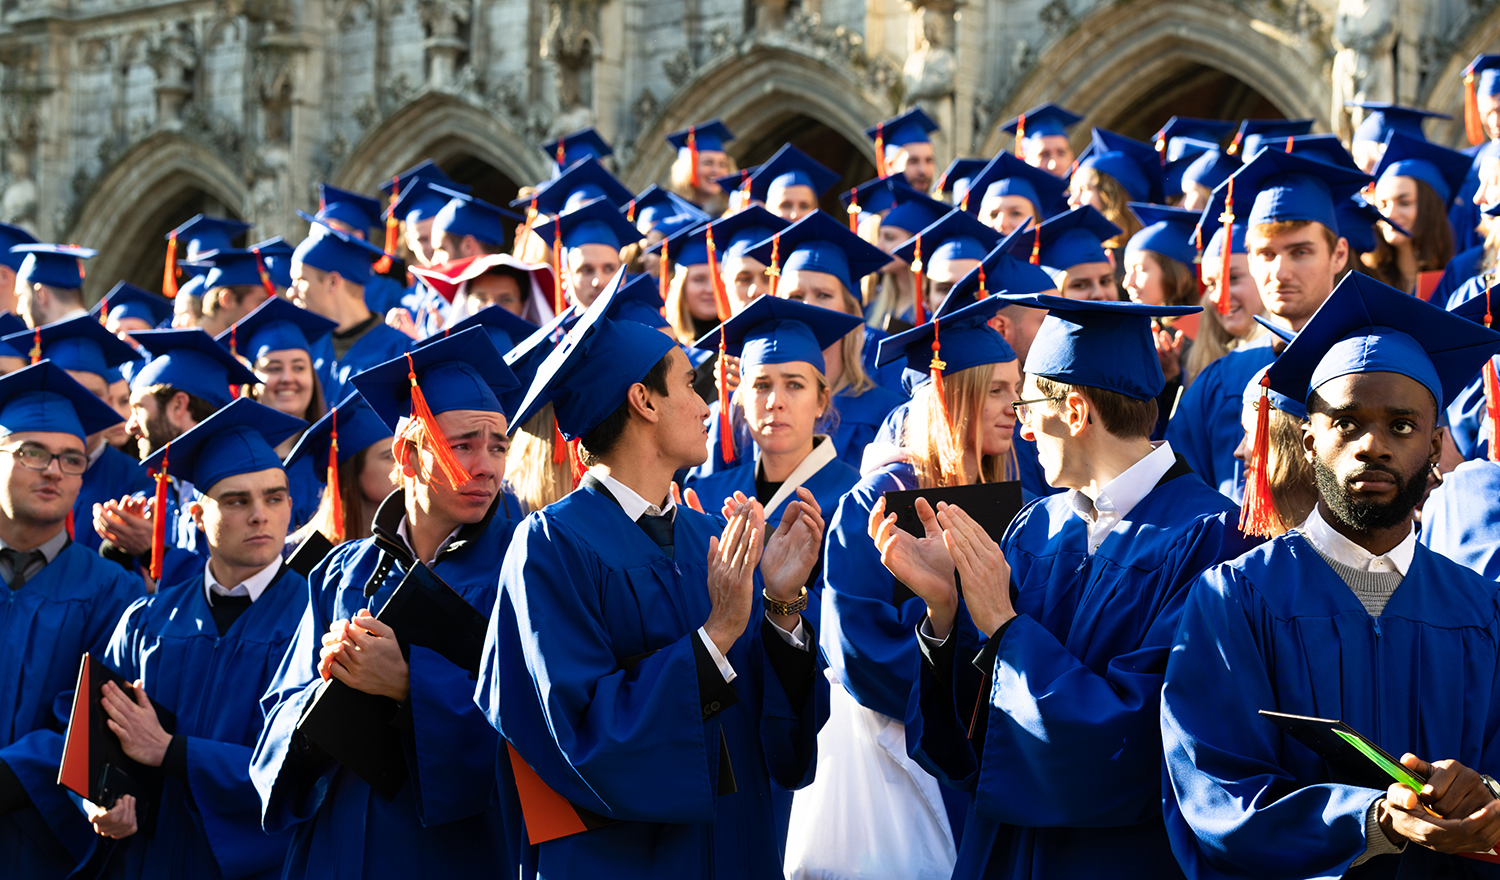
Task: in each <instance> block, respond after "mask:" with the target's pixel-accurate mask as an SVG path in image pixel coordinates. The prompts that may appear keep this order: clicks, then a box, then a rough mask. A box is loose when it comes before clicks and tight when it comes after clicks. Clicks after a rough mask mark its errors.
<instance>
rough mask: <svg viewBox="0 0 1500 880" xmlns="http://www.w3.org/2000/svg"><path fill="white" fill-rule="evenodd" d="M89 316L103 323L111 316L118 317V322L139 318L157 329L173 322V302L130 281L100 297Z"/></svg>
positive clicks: (112, 288)
mask: <svg viewBox="0 0 1500 880" xmlns="http://www.w3.org/2000/svg"><path fill="white" fill-rule="evenodd" d="M89 314H90V315H91V316H93V317H94V318H97V319H99V320H101V321H102V320H104V318H106V317H108V316H109V315H114V316H116V319H117V320H118V319H121V318H139V319H140V320H142V321H145V322H146V323H148V324H150V325H151V326H152V327H155V326H158V325H159V324H162V323H164V322H166V321H170V320H172V301H171V300H169V299H167V298H166V297H164V296H160V295H158V294H155V293H152V292H151V291H149V290H146V289H144V288H140V287H136V286H135V285H134V284H131V283H130V282H129V281H121V282H119V283H118V284H116V285H115V286H114V287H111V288H110V289H109V293H106V294H105V295H104V296H102V297H100V299H99V301H98V302H97V303H94V307H93V308H91V309H89Z"/></svg>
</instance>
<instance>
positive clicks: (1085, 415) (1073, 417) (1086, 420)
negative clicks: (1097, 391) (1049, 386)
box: [1063, 391, 1094, 437]
mask: <svg viewBox="0 0 1500 880" xmlns="http://www.w3.org/2000/svg"><path fill="white" fill-rule="evenodd" d="M1063 406H1064V407H1066V409H1067V416H1068V433H1069V434H1072V435H1073V436H1074V437H1077V436H1078V435H1079V434H1082V433H1083V430H1084V428H1085V427H1086V426H1088V425H1092V424H1093V423H1094V414H1093V412H1092V409H1093V407H1091V406H1090V405H1089V399H1088V398H1087V397H1084V396H1083V395H1082V394H1079V393H1078V392H1077V391H1069V392H1068V396H1067V397H1065V398H1063Z"/></svg>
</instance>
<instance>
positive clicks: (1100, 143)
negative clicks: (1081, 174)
mask: <svg viewBox="0 0 1500 880" xmlns="http://www.w3.org/2000/svg"><path fill="white" fill-rule="evenodd" d="M1091 146H1092V150H1091V151H1090V152H1089V155H1088V156H1087V157H1086V158H1085V159H1083V161H1081V162H1079V163H1078V167H1079V168H1093V169H1094V170H1096V171H1099V172H1101V173H1103V174H1108V175H1109V176H1110V177H1113V178H1114V179H1115V180H1117V181H1119V183H1120V185H1121V186H1123V187H1125V191H1126V192H1127V193H1129V194H1130V198H1131V199H1133V200H1135V201H1137V202H1159V201H1161V200H1162V172H1161V157H1159V156H1157V155H1156V151H1155V150H1153V149H1151V145H1150V144H1143V143H1141V142H1140V141H1138V140H1135V139H1134V138H1128V137H1126V136H1124V135H1123V134H1116V133H1115V132H1112V131H1106V130H1104V129H1102V128H1096V129H1094V139H1093V142H1092V144H1091Z"/></svg>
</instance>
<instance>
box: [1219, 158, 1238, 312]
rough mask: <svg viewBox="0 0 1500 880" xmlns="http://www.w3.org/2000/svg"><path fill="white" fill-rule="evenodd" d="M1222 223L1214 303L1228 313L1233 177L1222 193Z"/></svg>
mask: <svg viewBox="0 0 1500 880" xmlns="http://www.w3.org/2000/svg"><path fill="white" fill-rule="evenodd" d="M1219 220H1220V222H1222V223H1223V224H1224V247H1223V251H1224V262H1223V263H1222V264H1220V266H1219V296H1218V298H1217V300H1216V302H1215V303H1214V304H1215V305H1216V306H1218V308H1219V314H1221V315H1227V314H1229V261H1230V259H1231V258H1232V257H1233V256H1234V247H1233V246H1232V242H1233V241H1234V178H1233V177H1231V178H1229V189H1228V190H1227V191H1225V193H1224V213H1222V214H1220V215H1219Z"/></svg>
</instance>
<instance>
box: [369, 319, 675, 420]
mask: <svg viewBox="0 0 1500 880" xmlns="http://www.w3.org/2000/svg"><path fill="white" fill-rule="evenodd" d="M658 335H662V334H658ZM663 338H665V336H663ZM409 370H414V371H415V372H416V375H417V384H418V385H419V386H420V387H421V389H422V394H423V395H424V396H425V397H426V398H427V406H428V407H429V408H430V409H431V410H432V414H433V415H435V416H437V415H442V414H443V413H445V412H452V411H454V410H479V411H481V412H496V413H501V414H504V413H505V407H504V406H503V405H502V404H501V403H500V398H501V395H503V394H504V393H505V392H506V391H508V390H509V389H512V388H515V387H516V386H517V384H519V383H518V382H517V381H516V375H515V374H514V373H512V372H511V371H510V367H507V366H506V365H505V361H504V360H503V359H502V358H501V356H500V352H498V351H496V350H495V344H494V343H492V342H490V336H489V334H488V333H486V332H484V330H482V329H480V328H478V327H472V328H470V329H468V330H465V331H464V332H462V333H455V334H453V335H452V336H446V337H444V338H442V339H439V340H437V341H436V342H432V343H429V344H427V345H424V346H421V347H419V348H415V349H413V350H412V351H411V352H410V353H409V354H405V355H401V356H399V357H394V358H391V359H390V360H388V361H386V362H384V363H380V364H376V365H375V366H373V367H371V368H369V369H368V370H365V371H364V372H362V373H356V374H355V375H354V378H353V379H352V380H351V381H353V382H354V387H355V388H357V389H359V393H360V394H362V395H364V398H365V400H366V401H368V402H369V404H370V407H371V409H374V410H375V414H376V415H378V416H380V420H381V421H383V422H385V425H386V427H388V428H390V429H391V430H392V431H395V430H396V428H397V427H398V426H399V425H400V424H401V421H402V420H403V419H407V418H411V415H412V412H411V380H410V379H409V378H408V376H409Z"/></svg>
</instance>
